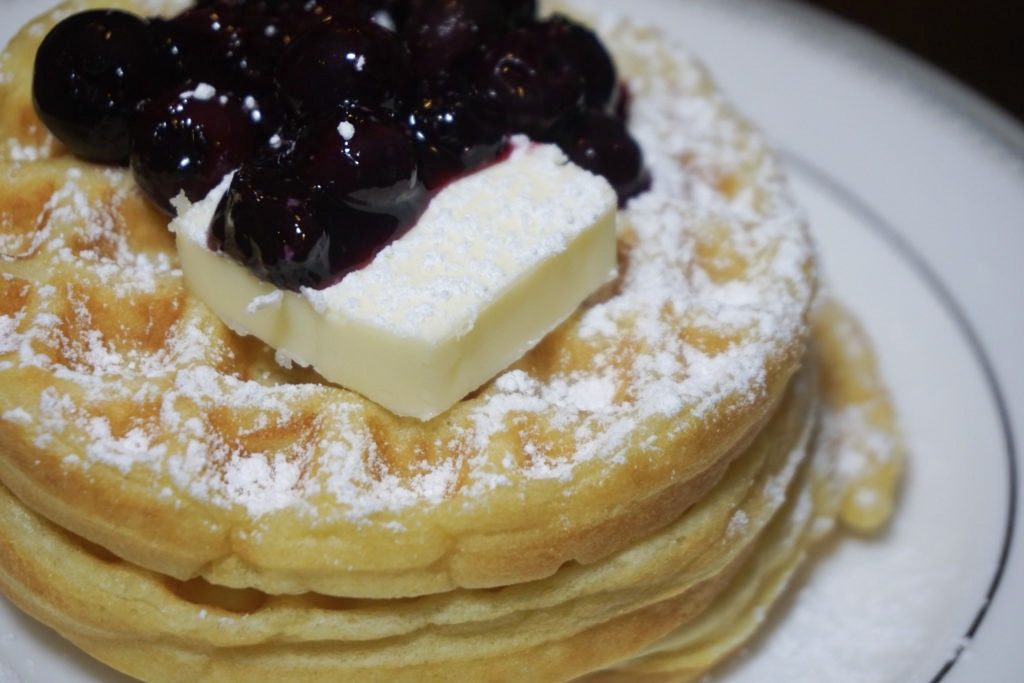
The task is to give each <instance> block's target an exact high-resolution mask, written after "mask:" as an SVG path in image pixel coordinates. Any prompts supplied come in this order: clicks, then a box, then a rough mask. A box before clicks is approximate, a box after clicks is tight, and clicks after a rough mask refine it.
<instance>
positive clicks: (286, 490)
mask: <svg viewBox="0 0 1024 683" xmlns="http://www.w3.org/2000/svg"><path fill="white" fill-rule="evenodd" d="M100 4H102V5H103V6H110V5H119V6H126V3H120V2H115V3H110V2H106V3H98V2H96V3H94V2H90V3H76V4H75V5H74V7H75V8H79V7H91V6H99V5H100ZM63 12H66V9H63V10H58V11H57V12H55V13H51V14H50V15H48V16H46V17H44V18H42V19H41V20H39V21H38V22H36V23H34V24H31V25H30V26H28V27H27V28H25V29H24V30H22V31H21V32H20V33H19V34H18V35H17V36H16V37H15V39H14V40H13V41H12V43H11V44H10V46H9V47H8V50H7V52H6V53H5V54H4V56H3V61H2V63H0V69H2V72H0V141H2V142H0V174H2V177H3V184H2V186H0V451H3V452H4V453H5V455H6V457H5V458H3V459H2V460H0V479H2V481H3V483H4V484H5V485H7V486H8V487H9V488H10V489H11V490H12V491H14V492H15V494H17V496H18V497H19V498H21V499H22V500H23V501H24V502H26V503H27V504H28V505H29V506H30V507H31V508H33V509H35V510H37V511H39V512H41V513H42V514H44V515H45V516H47V517H49V518H51V519H53V520H54V521H56V522H57V523H58V524H60V525H61V526H63V527H66V528H67V529H69V530H72V531H73V532H75V533H77V534H79V535H81V536H83V537H85V538H87V539H88V540H90V541H92V542H94V543H97V544H99V545H102V546H104V547H106V548H108V549H110V550H112V551H113V552H115V553H117V554H118V555H121V556H122V557H124V558H126V559H128V560H129V561H131V562H133V563H136V564H139V565H142V566H144V567H147V568H150V569H154V570H156V571H159V572H162V573H165V574H169V575H172V576H176V577H179V578H188V577H191V576H196V575H202V576H204V577H206V578H208V579H209V580H211V581H213V582H216V583H222V584H225V585H230V586H253V587H258V588H260V589H262V590H265V591H268V592H272V593H289V592H304V591H309V590H315V591H317V592H321V593H327V594H334V595H348V596H365V597H394V596H400V595H418V594H425V593H434V592H440V591H445V590H449V589H451V588H453V587H486V586H496V585H505V584H509V583H515V582H521V581H527V580H531V579H536V578H540V577H543V576H546V575H549V574H551V573H552V572H554V571H555V570H556V569H557V568H558V567H559V566H561V565H562V564H564V563H566V562H569V561H579V562H583V563H586V562H591V561H594V560H596V559H598V558H601V557H604V556H607V555H608V554H610V553H612V552H615V551H616V550H619V549H621V548H623V547H625V546H626V545H628V544H629V543H630V542H632V541H634V540H636V539H637V538H639V537H640V536H641V535H643V534H645V533H647V532H649V531H651V530H653V529H656V528H661V527H663V526H664V525H665V524H667V523H668V522H669V521H670V520H673V519H675V518H676V517H678V515H679V513H680V512H681V511H682V510H684V509H685V508H687V507H688V506H689V505H691V504H692V503H693V502H694V501H696V500H698V499H699V498H700V496H701V495H702V494H703V493H704V492H706V491H707V490H708V489H709V488H710V486H711V485H712V484H713V483H714V482H715V481H716V480H717V479H718V477H719V476H720V475H721V473H722V472H723V471H724V469H725V466H726V465H727V464H728V463H729V462H730V461H731V460H732V458H733V457H735V456H736V455H737V454H738V453H739V452H740V451H742V449H743V448H744V447H745V446H746V445H747V444H748V443H749V442H750V441H751V439H752V438H753V436H754V435H755V434H756V433H757V431H758V430H759V428H760V426H761V425H763V423H764V422H765V421H766V420H767V418H768V417H769V416H770V414H771V413H772V411H773V409H774V407H775V405H776V404H777V402H778V400H779V398H780V396H781V395H782V394H783V392H784V390H785V388H786V386H787V384H788V382H789V379H790V378H791V376H792V375H793V374H794V373H795V371H796V370H797V368H798V367H799V365H800V364H801V362H802V360H803V358H804V352H805V342H806V336H807V313H808V307H809V304H810V301H811V299H812V296H813V293H814V274H813V263H812V254H811V249H810V245H809V242H808V239H807V236H806V233H805V231H804V228H803V226H802V223H801V220H800V218H799V215H798V213H797V211H796V210H795V208H794V207H793V205H792V203H791V202H790V199H789V195H788V191H787V189H786V187H785V184H784V181H783V179H782V177H781V175H780V173H779V169H778V168H777V164H776V162H775V160H774V159H773V158H772V156H771V155H770V153H769V152H768V150H767V149H766V147H765V146H764V144H763V142H762V141H761V140H760V138H759V137H758V136H757V135H756V134H755V133H754V132H753V131H752V130H751V129H750V128H749V126H748V125H747V124H746V123H745V122H743V121H742V120H741V119H739V118H738V117H737V115H736V114H735V113H734V112H733V111H732V110H731V109H730V108H729V107H728V106H727V105H726V104H725V103H724V102H723V101H722V100H721V98H720V96H719V95H718V93H717V92H716V91H715V89H714V87H713V86H712V84H711V83H710V81H709V79H708V78H707V76H706V74H705V73H704V71H703V70H702V69H701V68H700V67H699V66H698V65H697V64H696V63H695V62H694V60H693V59H692V58H691V57H690V56H689V55H687V54H686V53H685V52H683V51H681V50H680V49H679V48H676V47H674V46H670V45H667V44H665V43H664V42H663V41H662V39H661V38H659V37H658V36H657V35H655V34H653V33H651V32H649V31H646V30H641V29H637V28H635V27H633V26H631V25H630V24H628V23H626V22H623V21H615V20H610V21H607V22H605V23H603V24H602V25H601V27H600V29H601V32H602V34H603V37H604V39H605V41H606V44H607V45H608V46H609V47H610V48H611V49H612V51H613V52H614V53H615V55H616V58H617V61H618V64H619V66H620V69H621V71H622V72H623V73H624V76H625V78H626V79H627V80H628V82H629V85H630V92H631V93H632V95H633V109H632V124H631V125H632V129H633V132H634V134H635V136H636V137H637V139H638V140H639V141H640V143H641V145H642V146H643V148H644V151H645V155H646V158H647V159H648V163H649V165H650V167H651V171H652V174H653V176H654V188H653V190H652V191H651V192H649V193H647V194H645V195H643V196H641V197H639V198H637V199H636V200H634V201H633V202H632V203H631V204H630V205H629V207H628V208H627V209H626V210H624V211H622V212H621V214H620V216H619V264H620V277H619V279H618V280H617V281H616V282H615V283H613V285H611V286H609V287H608V288H606V289H605V290H604V291H602V292H600V293H599V294H598V295H596V296H594V297H592V299H591V300H590V301H588V302H587V303H586V304H585V305H584V306H582V307H581V308H580V310H578V311H577V313H576V314H575V315H574V316H573V317H572V318H571V319H570V320H569V321H567V322H566V323H565V324H564V325H562V326H561V327H560V328H559V329H558V330H556V331H555V332H554V333H552V334H551V335H549V336H548V337H547V338H546V339H544V340H543V341H542V342H541V343H540V345H539V346H537V347H536V348H535V349H534V350H533V351H531V352H530V353H528V354H527V356H526V357H524V358H523V359H521V360H520V361H519V362H517V363H516V364H515V365H514V366H513V367H511V368H509V369H508V370H507V371H506V372H504V373H503V374H502V375H500V376H499V377H497V378H496V379H495V380H493V381H492V382H490V383H489V384H487V385H485V386H484V387H483V388H482V389H481V390H479V391H478V392H475V393H474V394H473V395H471V396H469V397H467V398H466V399H465V400H463V401H462V402H460V403H459V404H458V405H456V406H455V407H454V408H452V409H451V410H450V411H449V412H447V413H446V414H444V415H442V416H440V417H438V418H436V419H434V420H433V421H431V422H429V423H420V422H418V421H416V420H409V419H401V418H398V417H395V416H394V415H392V414H390V413H388V412H387V411H385V410H384V409H382V408H380V407H378V406H376V405H374V404H373V403H371V402H369V401H367V400H366V399H364V398H362V397H361V396H359V395H357V394H354V393H352V392H349V391H346V390H345V389H342V388H340V387H337V386H333V385H330V384H326V383H324V382H323V381H321V380H320V379H319V378H318V377H317V376H316V375H315V374H313V373H310V372H307V371H302V370H298V369H286V368H283V367H281V366H280V365H279V364H278V363H276V362H275V360H274V354H273V352H272V351H271V350H269V349H267V348H266V347H264V346H262V345H261V344H259V343H258V342H255V341H252V340H250V339H245V338H242V337H239V336H237V335H235V334H234V333H232V332H231V331H230V330H228V329H226V328H225V326H224V325H223V324H222V323H221V322H220V321H219V319H217V318H216V317H215V316H213V315H212V314H211V312H210V311H209V310H208V309H206V307H205V306H204V305H202V304H201V303H200V302H198V301H197V300H195V299H194V298H192V297H191V296H190V294H189V292H188V290H187V289H186V287H185V285H184V282H183V279H182V276H181V273H180V271H179V270H178V267H177V261H176V255H175V252H174V247H173V240H172V236H171V235H170V234H169V233H168V232H167V227H166V220H164V219H163V218H161V217H160V216H159V215H158V214H157V213H155V212H154V211H152V210H151V209H150V208H148V207H147V205H146V204H145V201H144V200H143V199H142V197H141V195H140V194H139V193H138V192H137V190H136V189H135V187H134V185H133V181H132V179H131V177H130V175H129V174H127V173H126V172H125V171H124V170H122V169H116V168H107V167H101V166H95V165H90V164H85V163H82V162H80V161H78V160H76V159H74V158H72V157H71V156H69V155H68V154H67V153H66V152H65V151H64V150H63V149H62V148H61V147H60V145H59V144H58V143H56V142H55V141H54V140H53V139H52V138H50V137H49V136H48V134H47V133H46V132H45V129H44V128H43V127H42V126H41V124H40V123H39V122H38V120H37V119H36V117H35V114H34V112H33V108H32V104H31V87H30V86H31V64H32V60H33V56H34V53H35V49H36V47H37V45H38V43H39V41H40V40H41V38H42V36H43V35H44V34H45V32H46V30H47V29H48V28H49V26H51V25H52V24H53V23H54V22H55V21H56V19H57V18H58V17H59V16H61V15H62V13H63Z"/></svg>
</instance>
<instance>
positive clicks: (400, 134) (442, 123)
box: [32, 0, 650, 290]
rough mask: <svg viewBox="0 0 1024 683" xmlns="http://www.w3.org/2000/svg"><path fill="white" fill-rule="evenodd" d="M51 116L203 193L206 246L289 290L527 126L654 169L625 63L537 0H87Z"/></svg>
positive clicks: (586, 155) (369, 253) (385, 235)
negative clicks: (214, 195) (171, 12)
mask: <svg viewBox="0 0 1024 683" xmlns="http://www.w3.org/2000/svg"><path fill="white" fill-rule="evenodd" d="M32 88H33V89H32V94H33V101H34V103H35V107H36V111H37V112H38V114H39V117H40V119H42V121H43V122H44V123H45V124H46V125H47V126H48V127H49V129H50V130H51V131H52V132H53V134H54V135H55V136H56V137H57V138H58V139H59V140H61V141H62V142H63V143H64V144H65V145H66V146H67V147H68V148H69V149H70V150H71V151H72V152H73V153H74V154H76V155H78V156H80V157H82V158H84V159H88V160H90V161H95V162H101V163H117V164H124V163H128V162H129V161H130V163H131V169H132V172H133V173H134V175H135V178H136V180H137V182H138V185H139V187H140V188H142V190H143V191H144V192H145V193H146V194H147V195H148V196H149V198H150V199H151V200H152V201H153V202H154V204H155V205H156V206H158V207H160V208H161V209H163V210H164V211H166V212H168V213H170V212H171V210H172V202H171V200H172V199H174V198H175V197H177V196H178V195H180V194H184V196H185V197H187V198H188V199H189V200H191V201H197V200H199V199H201V198H202V197H204V196H206V194H208V193H209V191H210V190H212V189H213V188H214V187H216V186H217V185H218V184H219V183H220V181H221V179H222V178H223V177H224V176H225V175H226V174H228V173H230V172H232V171H235V175H234V177H233V178H232V181H231V184H230V187H229V189H228V191H227V192H226V194H225V195H224V197H223V199H222V200H221V202H220V205H219V206H218V208H217V211H216V214H215V217H214V220H213V224H212V226H211V229H210V245H211V247H212V248H214V249H216V250H220V251H223V252H224V253H225V254H227V255H229V256H231V257H232V258H234V259H235V260H236V261H238V262H239V263H241V264H243V265H245V266H246V267H247V268H249V269H250V270H251V271H252V272H253V273H254V274H255V275H256V276H257V277H259V278H261V279H263V280H266V281H268V282H272V283H273V284H275V285H276V286H278V287H281V288H284V289H291V290H298V289H301V288H304V287H311V288H324V287H327V286H330V285H331V284H334V283H336V282H338V281H339V280H340V279H341V278H342V277H343V276H344V275H345V274H346V273H348V272H350V271H352V270H353V269H356V268H360V267H362V266H364V265H366V264H367V263H369V262H370V261H371V260H372V259H373V257H374V255H375V254H376V253H377V252H378V251H380V250H381V249H382V248H383V247H385V246H386V245H387V244H389V243H390V242H391V241H393V240H394V239H396V238H397V237H398V236H400V235H401V234H402V233H403V232H404V231H405V230H408V229H409V228H410V227H411V226H412V225H413V223H415V221H416V219H417V217H418V216H419V215H420V214H421V213H422V212H423V210H424V209H425V208H426V205H427V203H428V202H429V201H430V197H431V196H432V195H433V194H436V193H437V192H439V191H440V190H441V189H443V188H444V187H445V186H446V185H447V184H449V183H451V182H452V181H454V180H456V179H458V178H460V177H462V176H464V175H466V174H468V173H471V172H473V171H475V170H478V169H481V168H483V167H485V166H486V165H488V164H491V163H493V162H495V161H497V160H499V159H501V158H502V155H503V154H504V153H505V152H506V151H507V149H508V144H509V138H510V136H512V135H514V134H517V133H525V134H527V135H528V136H529V137H530V138H531V139H533V140H537V141H540V142H552V143H556V144H558V145H559V146H561V147H562V149H563V150H564V151H565V153H566V155H567V156H568V157H569V158H570V159H571V160H572V161H573V162H575V163H577V164H578V165H580V166H582V167H584V168H586V169H588V170H590V171H592V172H593V173H597V174H600V175H602V176H604V177H605V178H607V179H608V181H609V182H610V183H611V184H612V186H613V187H614V188H615V191H616V192H617V193H618V196H619V201H620V204H624V203H625V202H626V201H627V200H629V199H630V198H632V197H634V196H636V195H638V194H640V193H642V192H644V191H645V190H646V189H647V188H648V186H649V185H650V176H649V174H648V172H647V170H646V168H645V166H644V161H643V156H642V153H641V151H640V147H639V145H637V143H636V141H635V140H634V139H633V138H632V136H631V135H630V133H629V131H628V129H627V126H626V119H627V117H628V108H629V107H628V97H627V96H626V94H625V93H626V90H625V88H624V87H623V85H622V84H620V82H619V77H618V75H617V73H616V69H615V63H614V62H613V61H612V58H611V56H610V55H609V53H608V51H607V50H606V49H605V47H604V45H602V43H601V41H600V40H599V39H598V38H597V36H596V35H594V33H592V32H591V31H590V30H589V29H587V28H585V27H584V26H581V25H580V24H577V23H575V22H573V21H572V20H570V19H568V18H566V17H562V16H554V17H551V18H548V19H543V20H542V19H540V18H538V17H537V3H536V0H202V1H200V2H198V3H197V5H196V6H194V7H191V8H189V9H187V10H185V11H184V12H182V13H181V14H179V15H178V16H175V17H171V18H158V17H152V18H148V19H147V18H142V17H138V16H135V15H133V14H130V13H127V12H122V11H117V10H92V11H87V12H82V13H79V14H74V15H72V16H70V17H67V18H66V19H64V20H63V21H61V22H60V23H58V24H57V25H56V26H55V27H54V28H53V30H51V31H50V33H49V34H48V35H47V36H46V38H45V39H44V40H43V42H42V44H41V45H40V48H39V51H38V53H37V55H36V61H35V71H34V74H33V81H32Z"/></svg>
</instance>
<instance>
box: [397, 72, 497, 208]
mask: <svg viewBox="0 0 1024 683" xmlns="http://www.w3.org/2000/svg"><path fill="white" fill-rule="evenodd" d="M406 125H407V126H408V128H409V130H410V131H411V132H412V136H413V142H414V143H415V145H416V152H417V156H418V158H419V163H420V173H421V176H422V177H423V182H424V184H425V185H426V186H427V189H429V190H436V189H440V188H442V187H443V186H444V185H446V184H447V183H449V182H451V181H452V180H454V179H455V178H457V177H459V176H460V175H463V174H465V173H467V172H469V171H472V170H474V169H476V168H479V167H480V166H483V165H485V164H487V163H488V162H491V161H493V160H494V159H496V158H497V157H498V156H499V155H500V154H501V152H502V150H503V149H504V147H505V144H506V136H505V135H504V133H503V131H502V130H501V129H500V128H499V127H497V126H494V125H492V124H491V123H490V122H489V121H488V119H487V117H485V116H484V115H483V114H482V112H481V110H480V107H479V104H478V103H477V102H476V101H475V98H474V97H473V96H472V94H471V93H470V92H468V91H467V89H465V88H463V87H460V84H459V83H453V82H451V81H450V80H447V79H439V80H435V81H432V82H428V83H427V84H426V85H425V86H423V88H422V89H421V93H420V96H419V97H418V98H417V100H416V102H415V105H414V106H413V107H412V108H411V111H410V113H409V114H408V117H407V118H406Z"/></svg>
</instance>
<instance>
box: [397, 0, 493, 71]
mask: <svg viewBox="0 0 1024 683" xmlns="http://www.w3.org/2000/svg"><path fill="white" fill-rule="evenodd" d="M506 21H507V18H506V14H505V10H504V8H503V7H502V6H501V3H498V2H495V1H494V0H412V1H411V3H410V6H409V15H408V18H407V19H406V23H405V28H404V30H403V33H402V35H403V36H404V37H405V40H406V42H407V44H408V45H409V52H410V54H411V55H412V57H413V65H414V68H416V70H417V71H418V72H419V73H420V74H421V75H431V74H437V73H438V72H442V71H446V70H449V69H451V68H452V67H453V66H455V65H456V64H457V62H458V61H459V60H461V59H463V58H465V57H466V56H467V55H469V54H471V53H472V52H474V51H476V50H477V49H478V48H479V47H480V46H481V44H482V43H483V42H484V41H485V40H487V39H489V38H491V37H492V36H494V35H495V34H497V33H498V32H499V31H501V30H502V29H503V28H504V27H505V24H506Z"/></svg>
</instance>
